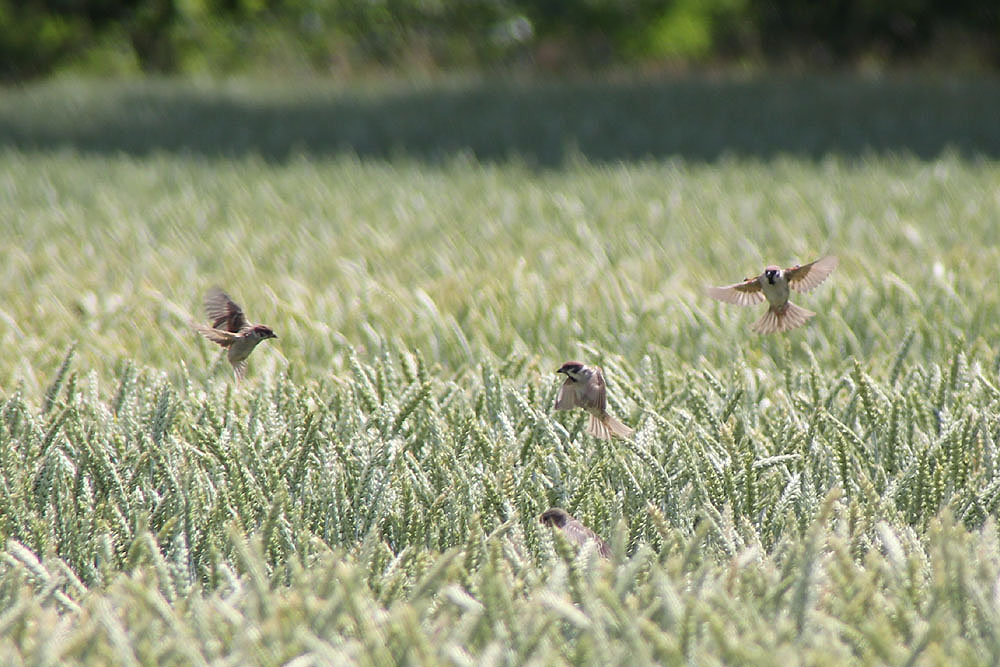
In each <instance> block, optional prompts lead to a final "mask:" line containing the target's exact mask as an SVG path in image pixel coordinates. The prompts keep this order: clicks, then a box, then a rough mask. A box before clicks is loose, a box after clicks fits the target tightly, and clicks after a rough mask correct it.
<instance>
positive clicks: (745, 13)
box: [0, 0, 1000, 80]
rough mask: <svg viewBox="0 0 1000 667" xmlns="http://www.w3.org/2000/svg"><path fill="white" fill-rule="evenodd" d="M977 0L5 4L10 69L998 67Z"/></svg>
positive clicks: (996, 14) (40, 72)
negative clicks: (945, 1)
mask: <svg viewBox="0 0 1000 667" xmlns="http://www.w3.org/2000/svg"><path fill="white" fill-rule="evenodd" d="M998 37H1000V9H998V5H997V3H995V2H983V1H982V0H954V1H952V2H947V3H944V2H936V1H934V0H832V1H830V2H799V1H798V0H467V1H463V2H449V1H447V0H329V1H323V0H121V1H114V0H28V1H25V0H0V76H2V77H4V78H5V79H7V80H24V79H28V78H33V77H39V76H45V75H48V74H51V73H53V72H60V71H67V70H69V71H74V72H85V73H99V74H102V75H120V74H127V73H137V72H155V73H165V74H175V73H212V74H231V73H242V72H255V73H260V72H271V73H274V74H286V73H304V72H311V73H316V72H318V73H322V74H334V75H339V76H347V77H351V76H358V75H365V74H368V73H370V72H372V71H373V70H379V69H386V68H391V69H399V68H403V69H406V70H413V71H439V70H442V69H449V70H454V69H477V70H478V69H493V68H510V67H516V68H526V69H539V70H542V71H566V70H574V69H581V68H582V69H594V68H608V67H611V68H614V67H619V66H626V67H636V66H640V67H646V68H653V69H657V68H661V67H668V68H673V67H677V66H681V67H684V66H688V65H700V66H703V65H706V64H709V65H715V64H721V65H726V66H729V67H732V66H738V67H747V68H758V67H761V66H767V65H774V64H779V65H782V66H793V67H794V66H809V67H816V66H819V67H838V66H851V67H860V68H865V69H870V68H880V67H882V66H885V65H894V66H898V65H907V66H909V65H918V66H922V67H927V66H933V67H949V68H953V67H961V68H964V69H976V70H988V69H995V68H996V67H997V65H1000V46H998V44H1000V40H998V39H997V38H998Z"/></svg>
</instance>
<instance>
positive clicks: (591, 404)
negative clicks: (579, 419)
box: [555, 361, 633, 440]
mask: <svg viewBox="0 0 1000 667" xmlns="http://www.w3.org/2000/svg"><path fill="white" fill-rule="evenodd" d="M556 372H557V373H562V374H564V375H565V376H566V381H565V382H563V384H562V386H561V387H559V395H558V396H557V397H556V405H555V408H556V410H572V409H573V408H583V409H584V410H586V411H587V412H589V413H590V422H589V423H588V424H587V433H589V434H590V435H592V436H594V437H595V438H600V439H602V440H609V439H610V438H611V436H613V435H617V436H618V437H620V438H627V437H629V436H631V435H632V433H633V431H632V429H630V428H629V427H628V426H626V425H625V424H623V423H621V422H620V421H618V420H617V419H615V418H614V417H612V416H611V415H610V414H608V386H607V384H606V383H605V382H604V373H603V372H602V371H601V369H600V367H598V366H586V365H584V364H581V363H580V362H579V361H567V362H566V363H565V364H563V365H562V366H561V367H560V368H559V370H558V371H556Z"/></svg>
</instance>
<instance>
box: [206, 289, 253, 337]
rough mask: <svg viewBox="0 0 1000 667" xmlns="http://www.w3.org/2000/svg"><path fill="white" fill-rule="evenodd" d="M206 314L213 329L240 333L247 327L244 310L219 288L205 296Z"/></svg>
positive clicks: (209, 291)
mask: <svg viewBox="0 0 1000 667" xmlns="http://www.w3.org/2000/svg"><path fill="white" fill-rule="evenodd" d="M205 312H206V313H207V314H208V319H210V320H211V321H212V328H213V329H220V330H222V331H229V332H230V333H239V332H240V330H242V329H243V328H244V327H246V326H247V318H246V315H244V314H243V309H242V308H240V306H239V304H237V303H236V302H235V301H233V300H232V299H231V298H230V297H229V295H228V294H226V293H225V292H223V291H222V290H221V289H219V288H218V287H213V288H212V289H210V290H208V294H206V295H205Z"/></svg>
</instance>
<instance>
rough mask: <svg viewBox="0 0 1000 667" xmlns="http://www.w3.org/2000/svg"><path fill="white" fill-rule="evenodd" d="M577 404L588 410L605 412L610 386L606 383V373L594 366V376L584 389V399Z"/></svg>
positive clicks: (578, 400)
mask: <svg viewBox="0 0 1000 667" xmlns="http://www.w3.org/2000/svg"><path fill="white" fill-rule="evenodd" d="M577 404H578V405H581V406H583V407H585V408H587V409H588V410H595V409H596V410H600V411H601V412H604V411H605V410H606V409H607V407H608V386H607V384H606V383H605V382H604V372H603V371H602V370H601V369H600V368H599V367H597V366H594V374H593V375H592V376H591V378H590V380H589V381H588V382H587V386H586V387H584V389H583V397H582V399H579V398H578V399H577Z"/></svg>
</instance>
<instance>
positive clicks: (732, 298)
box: [705, 278, 764, 306]
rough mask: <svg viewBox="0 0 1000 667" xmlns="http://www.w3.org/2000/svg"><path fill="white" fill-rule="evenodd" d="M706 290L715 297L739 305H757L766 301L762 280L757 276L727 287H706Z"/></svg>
mask: <svg viewBox="0 0 1000 667" xmlns="http://www.w3.org/2000/svg"><path fill="white" fill-rule="evenodd" d="M705 291H706V292H708V295H709V296H710V297H712V298H713V299H718V300H719V301H725V302H726V303H735V304H736V305H737V306H756V305H757V304H758V303H763V301H764V292H762V291H761V289H760V281H759V280H758V279H757V278H748V279H747V280H744V281H743V282H741V283H736V284H735V285H726V286H725V287H706V288H705Z"/></svg>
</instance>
